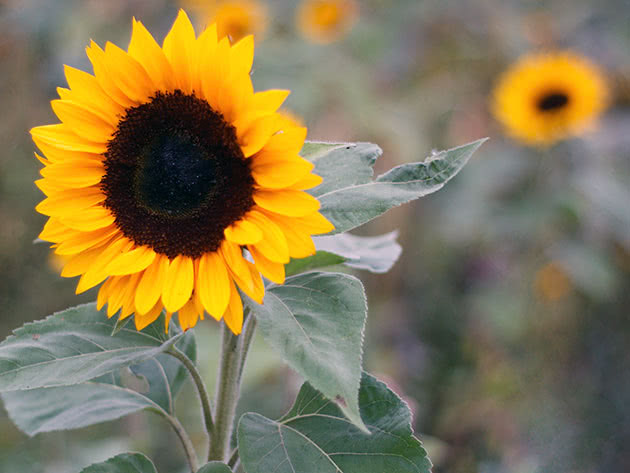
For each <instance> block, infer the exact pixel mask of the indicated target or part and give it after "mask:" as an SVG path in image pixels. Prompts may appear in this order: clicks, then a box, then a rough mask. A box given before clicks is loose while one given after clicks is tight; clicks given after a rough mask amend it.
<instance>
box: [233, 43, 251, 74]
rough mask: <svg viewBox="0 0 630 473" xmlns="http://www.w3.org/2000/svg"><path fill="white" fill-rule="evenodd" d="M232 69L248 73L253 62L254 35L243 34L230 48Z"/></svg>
mask: <svg viewBox="0 0 630 473" xmlns="http://www.w3.org/2000/svg"><path fill="white" fill-rule="evenodd" d="M231 51H232V69H233V70H235V71H238V73H241V74H247V75H249V71H251V69H252V65H253V64H254V36H253V35H249V36H245V37H244V38H243V39H241V40H240V41H239V42H238V43H236V44H234V45H233V46H232V48H231Z"/></svg>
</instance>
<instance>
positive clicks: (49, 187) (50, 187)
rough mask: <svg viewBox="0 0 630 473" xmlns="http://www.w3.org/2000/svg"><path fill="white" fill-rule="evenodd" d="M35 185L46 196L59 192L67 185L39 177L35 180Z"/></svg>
mask: <svg viewBox="0 0 630 473" xmlns="http://www.w3.org/2000/svg"><path fill="white" fill-rule="evenodd" d="M35 156H37V155H35ZM35 185H36V186H37V188H38V189H39V190H40V191H42V192H43V193H44V194H45V195H46V197H50V196H51V195H54V194H58V193H59V192H61V191H64V190H66V187H65V186H62V185H59V183H57V182H54V181H51V180H50V179H37V180H36V181H35Z"/></svg>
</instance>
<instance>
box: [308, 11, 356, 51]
mask: <svg viewBox="0 0 630 473" xmlns="http://www.w3.org/2000/svg"><path fill="white" fill-rule="evenodd" d="M358 15H359V6H358V4H357V3H356V1H354V0H304V1H303V2H302V4H301V5H300V7H299V8H298V11H297V24H298V28H299V29H300V31H301V32H302V34H303V35H304V36H305V37H306V38H307V39H309V40H310V41H313V42H314V43H321V44H326V43H332V42H334V41H337V40H339V39H340V38H342V37H343V36H344V35H345V34H346V33H347V32H348V31H349V30H350V29H351V28H352V26H353V25H354V23H355V22H356V20H357V18H358Z"/></svg>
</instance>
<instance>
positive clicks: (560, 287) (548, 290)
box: [534, 261, 571, 302]
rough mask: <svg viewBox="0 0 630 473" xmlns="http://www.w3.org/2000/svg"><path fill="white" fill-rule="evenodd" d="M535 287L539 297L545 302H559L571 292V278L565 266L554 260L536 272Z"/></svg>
mask: <svg viewBox="0 0 630 473" xmlns="http://www.w3.org/2000/svg"><path fill="white" fill-rule="evenodd" d="M534 289H535V291H536V295H537V296H538V298H539V299H541V300H543V301H545V302H557V301H560V300H562V299H564V298H565V297H566V296H567V294H569V291H570V290H571V280H570V279H569V276H568V275H567V273H566V271H565V270H564V268H563V267H562V266H561V265H560V264H559V263H557V262H555V261H552V262H550V263H547V264H546V265H545V266H543V267H542V268H540V269H539V270H538V271H537V272H536V276H535V277H534Z"/></svg>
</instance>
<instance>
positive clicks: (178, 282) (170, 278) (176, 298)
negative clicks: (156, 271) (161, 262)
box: [162, 255, 195, 312]
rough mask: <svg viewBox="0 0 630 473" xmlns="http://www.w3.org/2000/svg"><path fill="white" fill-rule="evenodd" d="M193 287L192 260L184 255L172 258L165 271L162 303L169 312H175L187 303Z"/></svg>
mask: <svg viewBox="0 0 630 473" xmlns="http://www.w3.org/2000/svg"><path fill="white" fill-rule="evenodd" d="M194 285H195V273H194V270H193V260H192V259H191V258H190V257H188V256H184V255H179V256H176V257H175V258H173V260H172V261H171V264H170V265H169V267H168V270H167V271H166V279H165V281H164V289H163V290H162V302H163V303H164V307H165V308H166V310H168V311H169V312H177V311H178V310H179V309H181V308H182V306H183V305H184V304H185V303H186V302H188V299H190V296H191V294H192V291H193V287H194Z"/></svg>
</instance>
